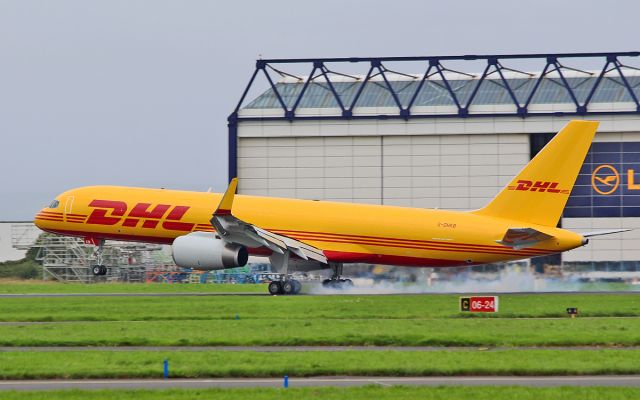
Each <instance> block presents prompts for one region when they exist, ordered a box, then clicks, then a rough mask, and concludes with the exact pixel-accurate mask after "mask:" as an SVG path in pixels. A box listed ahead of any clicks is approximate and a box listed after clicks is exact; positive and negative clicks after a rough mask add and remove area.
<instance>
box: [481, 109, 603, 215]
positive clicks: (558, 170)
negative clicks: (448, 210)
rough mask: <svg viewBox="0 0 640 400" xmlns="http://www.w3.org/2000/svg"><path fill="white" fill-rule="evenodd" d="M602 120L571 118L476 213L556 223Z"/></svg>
mask: <svg viewBox="0 0 640 400" xmlns="http://www.w3.org/2000/svg"><path fill="white" fill-rule="evenodd" d="M598 125H599V122H598V121H570V122H569V123H568V124H567V125H565V127H564V128H562V130H561V131H560V132H558V134H557V135H556V136H555V137H554V138H553V139H552V140H551V141H550V142H549V143H547V145H546V146H545V147H544V148H543V149H542V150H541V151H540V152H539V153H538V154H537V155H536V156H535V157H534V158H533V160H531V161H530V162H529V164H527V165H526V166H525V167H524V169H523V170H522V171H520V173H519V174H518V175H517V176H516V177H515V178H513V180H512V181H511V182H510V183H509V184H508V185H507V186H506V187H505V188H504V189H502V191H501V192H500V193H499V194H498V195H497V196H496V197H495V198H494V199H493V200H492V201H491V202H490V203H489V204H487V205H486V206H485V207H484V208H482V209H480V210H477V211H473V213H474V214H478V215H485V216H492V217H499V218H506V219H512V220H516V221H521V222H525V223H531V224H538V225H544V226H556V225H557V224H558V220H559V219H560V215H561V214H562V210H563V209H564V206H565V205H566V204H567V200H568V199H569V194H570V193H571V190H572V189H573V185H574V183H575V182H576V178H577V176H578V172H579V171H580V168H581V167H582V164H583V162H584V158H585V156H586V155H587V151H589V147H590V146H591V141H592V140H593V136H594V135H595V133H596V129H597V128H598Z"/></svg>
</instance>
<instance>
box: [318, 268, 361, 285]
mask: <svg viewBox="0 0 640 400" xmlns="http://www.w3.org/2000/svg"><path fill="white" fill-rule="evenodd" d="M329 267H330V268H331V270H332V271H333V274H332V275H331V279H325V280H324V281H322V286H323V287H325V288H331V289H338V290H341V289H349V288H351V287H353V281H352V280H351V279H342V278H341V276H342V264H340V263H329Z"/></svg>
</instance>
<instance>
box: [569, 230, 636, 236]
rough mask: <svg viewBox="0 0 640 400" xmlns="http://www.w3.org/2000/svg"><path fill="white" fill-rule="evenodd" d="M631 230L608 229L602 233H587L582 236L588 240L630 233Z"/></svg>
mask: <svg viewBox="0 0 640 400" xmlns="http://www.w3.org/2000/svg"><path fill="white" fill-rule="evenodd" d="M630 230H631V229H607V230H601V231H593V232H585V233H581V235H582V236H583V237H586V238H588V237H593V236H602V235H611V234H612V233H621V232H629V231H630Z"/></svg>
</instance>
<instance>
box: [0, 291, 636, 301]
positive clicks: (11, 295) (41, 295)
mask: <svg viewBox="0 0 640 400" xmlns="http://www.w3.org/2000/svg"><path fill="white" fill-rule="evenodd" d="M479 294H493V295H505V296H506V295H509V296H526V295H547V294H555V295H568V296H571V295H588V294H606V295H612V294H613V295H640V290H639V291H624V292H614V291H588V292H587V291H584V292H579V291H573V292H569V291H566V292H560V291H555V292H500V291H496V292H485V291H482V292H477V293H473V295H479ZM336 295H340V296H400V295H414V296H416V295H425V296H434V295H435V296H467V295H471V294H470V293H467V292H446V293H445V292H419V291H407V292H403V291H397V292H381V293H375V292H372V291H370V290H368V291H366V292H358V291H357V290H354V291H343V292H340V291H327V293H300V294H299V295H297V296H336ZM216 296H238V297H241V296H258V297H260V296H271V295H270V294H269V293H267V292H266V289H265V293H257V292H212V293H191V292H177V293H165V292H162V293H0V299H12V298H48V297H51V298H55V297H216Z"/></svg>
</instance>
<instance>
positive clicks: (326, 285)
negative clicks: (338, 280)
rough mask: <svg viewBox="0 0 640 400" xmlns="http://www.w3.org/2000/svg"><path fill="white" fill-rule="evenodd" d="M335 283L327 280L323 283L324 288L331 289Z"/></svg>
mask: <svg viewBox="0 0 640 400" xmlns="http://www.w3.org/2000/svg"><path fill="white" fill-rule="evenodd" d="M332 284H333V281H332V280H331V279H325V280H323V281H322V286H324V287H331V286H333V285H332Z"/></svg>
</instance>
